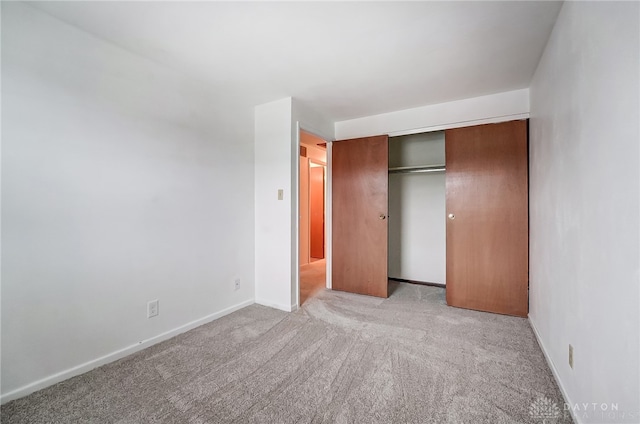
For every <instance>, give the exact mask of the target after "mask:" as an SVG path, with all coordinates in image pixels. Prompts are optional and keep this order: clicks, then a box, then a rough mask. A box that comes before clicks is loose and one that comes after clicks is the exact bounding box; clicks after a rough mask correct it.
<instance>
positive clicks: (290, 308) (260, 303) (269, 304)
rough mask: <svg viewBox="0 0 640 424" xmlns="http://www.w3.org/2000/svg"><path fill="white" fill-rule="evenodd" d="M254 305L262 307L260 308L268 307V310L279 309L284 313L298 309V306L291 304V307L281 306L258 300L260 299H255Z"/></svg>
mask: <svg viewBox="0 0 640 424" xmlns="http://www.w3.org/2000/svg"><path fill="white" fill-rule="evenodd" d="M256 303H257V304H258V305H262V306H268V307H269V308H274V309H279V310H281V311H285V312H293V311H295V310H296V309H298V305H296V304H293V305H283V304H281V303H274V302H271V301H268V300H264V299H260V298H256Z"/></svg>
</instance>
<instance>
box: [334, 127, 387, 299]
mask: <svg viewBox="0 0 640 424" xmlns="http://www.w3.org/2000/svg"><path fill="white" fill-rule="evenodd" d="M388 144H389V143H388V137H387V136H386V135H385V136H377V137H366V138H359V139H352V140H342V141H336V142H334V143H333V147H332V151H333V155H332V167H331V172H332V193H333V194H332V200H333V206H332V208H333V215H332V219H333V221H332V227H333V230H332V231H333V233H332V234H333V239H332V252H333V254H332V276H331V278H332V288H333V289H334V290H342V291H347V292H352V293H359V294H367V295H372V296H378V297H387V296H388V290H387V288H388V279H387V219H386V218H387V207H388V200H387V189H388V169H389V150H388V147H389V146H388Z"/></svg>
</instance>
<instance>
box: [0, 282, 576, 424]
mask: <svg viewBox="0 0 640 424" xmlns="http://www.w3.org/2000/svg"><path fill="white" fill-rule="evenodd" d="M391 289H392V295H391V296H390V297H389V298H388V299H377V298H373V297H367V296H358V295H353V294H347V293H340V292H334V291H329V290H321V291H319V292H318V293H317V294H316V295H315V296H313V297H311V298H310V299H309V300H308V301H307V302H306V303H305V304H304V305H303V307H302V308H301V309H300V310H298V311H296V312H294V313H285V312H280V311H277V310H274V309H270V308H266V307H263V306H258V305H253V306H249V307H247V308H244V309H242V310H240V311H237V312H235V313H233V314H231V315H228V316H226V317H223V318H221V319H219V320H217V321H214V322H212V323H210V324H206V325H203V326H201V327H199V328H196V329H194V330H192V331H190V332H188V333H185V334H183V335H180V336H178V337H175V338H173V339H171V340H168V341H166V342H164V343H161V344H158V345H156V346H153V347H151V348H149V349H146V350H144V351H141V352H139V353H137V354H134V355H131V356H129V357H127V358H124V359H122V360H120V361H117V362H115V363H112V364H109V365H106V366H103V367H101V368H98V369H96V370H94V371H91V372H89V373H87V374H84V375H81V376H78V377H75V378H73V379H70V380H67V381H65V382H62V383H60V384H57V385H55V386H52V387H50V388H47V389H45V390H42V391H40V392H37V393H34V394H32V395H30V396H28V397H25V398H22V399H19V400H16V401H13V402H10V403H8V404H6V405H4V406H2V409H1V420H2V423H3V424H9V423H29V424H35V423H121V424H124V423H190V424H196V423H198V424H199V423H231V422H233V423H333V422H336V423H474V424H475V423H491V424H494V423H542V418H536V417H532V416H531V415H530V406H531V404H532V402H534V401H535V400H536V399H539V398H541V397H546V398H548V399H550V400H551V401H553V402H555V403H557V404H558V406H560V409H562V406H561V405H562V402H563V401H562V397H561V395H560V393H559V391H558V389H557V387H556V385H555V383H554V380H553V377H552V375H551V373H550V371H549V368H548V367H547V364H546V363H545V360H544V357H543V355H542V352H541V351H540V348H539V347H538V345H537V343H536V340H535V338H534V335H533V333H532V331H531V329H530V327H529V324H528V323H527V321H526V320H525V319H521V318H514V317H506V316H501V315H493V314H488V313H482V312H474V311H467V310H462V309H455V308H450V307H447V306H446V305H445V301H444V290H443V289H440V288H436V287H427V286H418V285H411V284H392V286H391ZM545 422H546V423H547V424H549V423H552V422H570V419H569V418H567V417H561V418H559V419H557V420H555V419H552V420H550V419H548V418H547V419H546V421H545Z"/></svg>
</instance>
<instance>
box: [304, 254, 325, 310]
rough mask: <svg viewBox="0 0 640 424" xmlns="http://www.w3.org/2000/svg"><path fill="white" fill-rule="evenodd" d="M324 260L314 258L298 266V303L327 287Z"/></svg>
mask: <svg viewBox="0 0 640 424" xmlns="http://www.w3.org/2000/svg"><path fill="white" fill-rule="evenodd" d="M326 267H327V265H326V260H324V259H318V260H314V261H313V262H311V263H310V264H307V265H302V266H301V267H300V305H304V304H305V302H306V301H307V299H309V298H310V297H313V296H315V294H316V293H318V292H319V291H321V290H324V288H325V287H327V280H326Z"/></svg>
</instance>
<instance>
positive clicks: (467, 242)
mask: <svg viewBox="0 0 640 424" xmlns="http://www.w3.org/2000/svg"><path fill="white" fill-rule="evenodd" d="M445 156H446V167H447V171H446V205H447V289H446V290H447V304H449V305H451V306H457V307H461V308H468V309H476V310H480V311H488V312H495V313H500V314H507V315H517V316H526V315H527V312H528V273H529V269H528V232H529V229H528V225H529V224H528V208H529V205H528V182H527V178H528V177H527V122H526V121H512V122H505V123H500V124H489V125H479V126H474V127H467V128H457V129H452V130H447V131H446V132H445Z"/></svg>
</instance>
